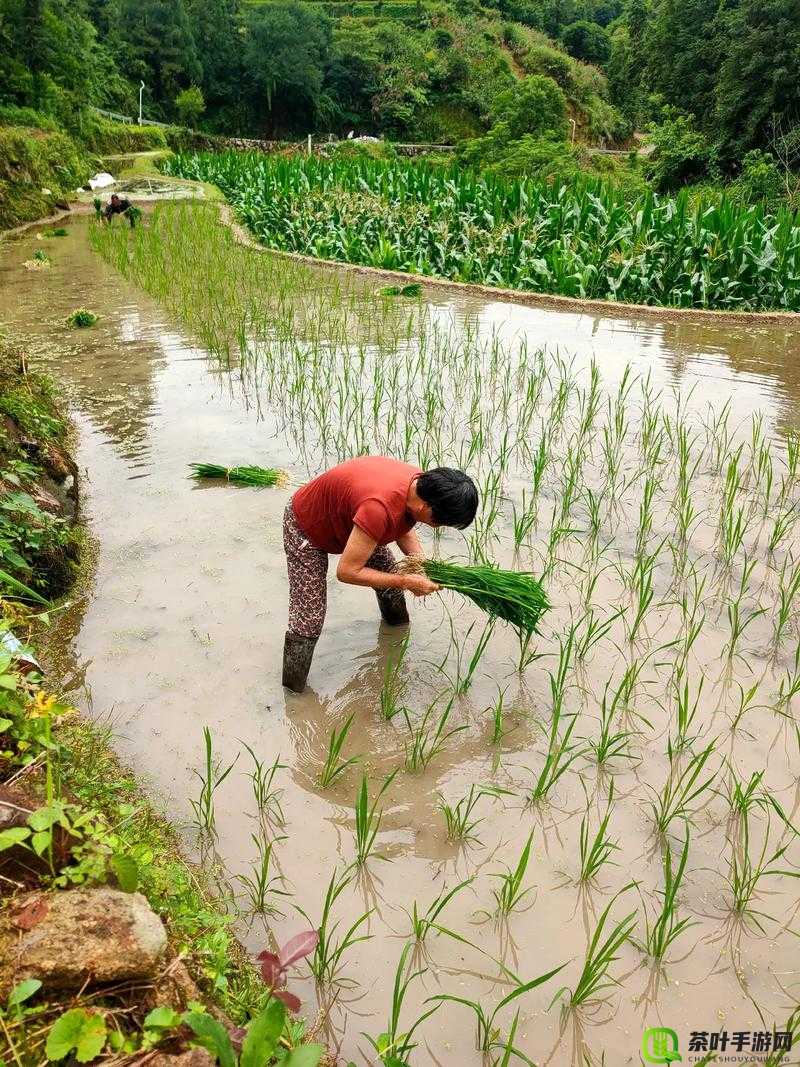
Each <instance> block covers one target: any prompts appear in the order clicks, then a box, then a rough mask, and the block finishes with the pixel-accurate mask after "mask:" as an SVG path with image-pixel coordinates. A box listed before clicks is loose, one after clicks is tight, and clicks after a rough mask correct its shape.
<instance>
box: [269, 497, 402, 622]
mask: <svg viewBox="0 0 800 1067" xmlns="http://www.w3.org/2000/svg"><path fill="white" fill-rule="evenodd" d="M283 547H284V549H285V550H286V566H287V569H288V571H289V623H288V626H287V629H288V630H289V632H290V633H293V634H299V635H300V636H301V637H310V638H315V639H316V638H317V637H319V635H320V634H321V633H322V624H323V623H324V622H325V609H326V607H327V603H328V553H327V552H323V551H322V549H321V548H315V547H314V545H312V544H310V542H309V541H308V539H307V538H306V536H305V534H304V533H303V531H302V530H301V529H300V527H299V526H298V525H297V520H296V519H295V517H294V510H293V508H292V503H291V501H289V503H288V504H287V505H286V510H285V511H284V513H283ZM396 563H397V561H396V560H395V557H394V553H393V552H392V550H391V549H390V548H389V547H388V545H379V546H378V547H377V548H376V549H375V551H374V552H373V553H372V555H371V556H370V557H369V559H368V560H367V566H368V567H372V568H374V569H375V570H376V571H393V570H394V569H395V567H396ZM382 592H391V593H392V594H394V598H395V599H396V598H397V597H398V595H399V596H400V598H401V599H402V593H401V592H400V591H399V590H391V591H389V590H386V591H382ZM379 600H380V598H379Z"/></svg>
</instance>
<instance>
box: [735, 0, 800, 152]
mask: <svg viewBox="0 0 800 1067" xmlns="http://www.w3.org/2000/svg"><path fill="white" fill-rule="evenodd" d="M724 25H725V30H726V32H727V42H726V47H725V57H724V60H723V62H722V67H721V70H720V76H719V82H718V84H717V87H716V109H715V113H714V115H715V125H716V127H717V128H718V131H719V139H720V142H721V150H722V154H723V157H724V159H725V160H726V162H727V163H728V164H729V165H733V164H736V163H737V162H738V161H739V160H741V159H742V157H743V156H744V154H745V153H746V152H747V151H749V150H750V149H751V148H758V147H762V146H764V145H766V144H768V143H769V140H770V136H771V130H772V128H773V125H781V124H784V125H791V124H792V122H797V120H798V117H800V0H740V3H739V5H738V6H737V7H735V8H734V9H733V10H732V11H730V12H729V13H728V15H727V16H726V18H725V22H724Z"/></svg>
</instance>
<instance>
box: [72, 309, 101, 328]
mask: <svg viewBox="0 0 800 1067" xmlns="http://www.w3.org/2000/svg"><path fill="white" fill-rule="evenodd" d="M96 322H97V315H95V313H94V312H93V311H87V309H86V308H76V309H75V311H73V312H72V314H71V315H69V316H67V326H73V327H76V328H78V329H86V328H87V327H88V326H94V324H95V323H96Z"/></svg>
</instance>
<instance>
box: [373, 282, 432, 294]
mask: <svg viewBox="0 0 800 1067" xmlns="http://www.w3.org/2000/svg"><path fill="white" fill-rule="evenodd" d="M421 292H422V286H421V285H420V283H419V282H409V283H408V285H384V287H383V288H382V289H379V290H378V293H379V294H380V295H381V296H419V295H420V293H421Z"/></svg>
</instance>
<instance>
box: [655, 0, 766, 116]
mask: <svg viewBox="0 0 800 1067" xmlns="http://www.w3.org/2000/svg"><path fill="white" fill-rule="evenodd" d="M756 2H758V0H756ZM719 8H720V3H719V0H657V3H656V4H655V6H654V8H653V15H652V18H651V19H650V20H649V22H648V23H647V27H646V30H645V35H644V51H645V56H644V58H645V63H646V67H647V69H646V74H645V77H646V80H647V83H648V84H649V86H650V87H651V88H652V89H654V90H655V91H656V92H657V93H660V94H661V96H662V97H663V99H664V101H665V103H667V104H668V105H670V106H672V107H677V108H680V110H681V111H687V112H691V113H692V114H694V115H696V116H698V117H700V118H704V119H706V118H708V117H710V115H711V114H712V110H713V104H714V85H715V81H716V72H717V67H718V55H719V48H720V38H719V31H720V26H719V22H718V17H717V16H718V11H719Z"/></svg>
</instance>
